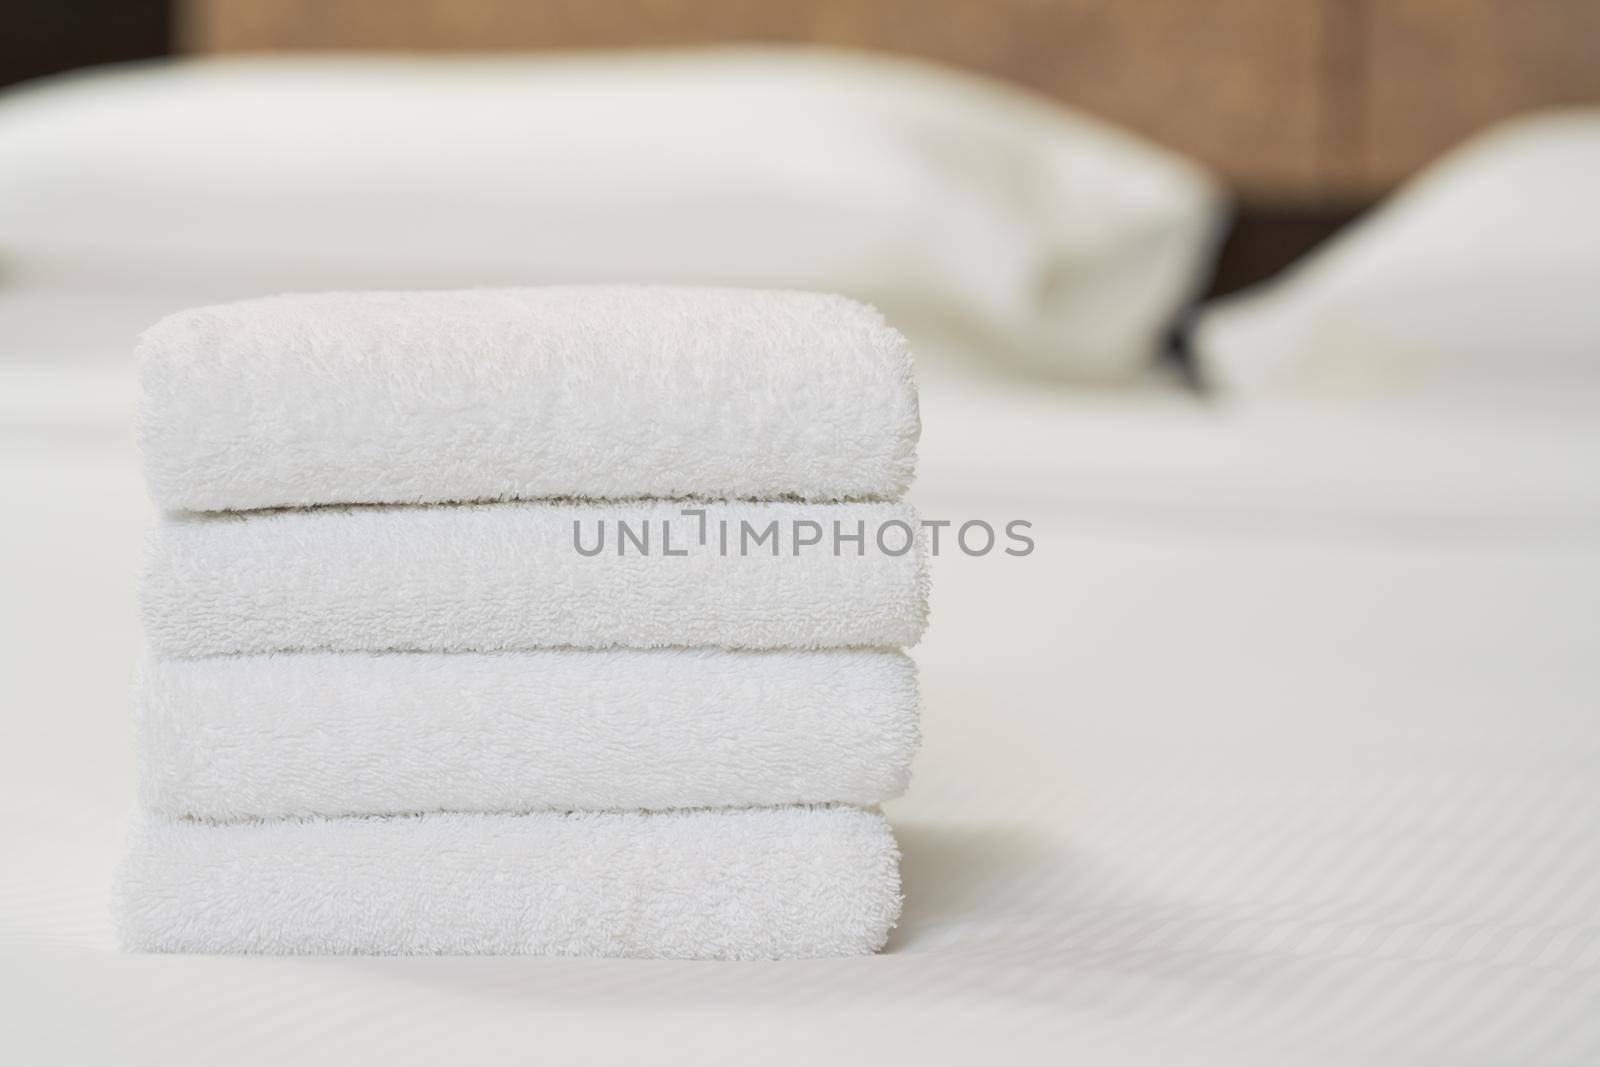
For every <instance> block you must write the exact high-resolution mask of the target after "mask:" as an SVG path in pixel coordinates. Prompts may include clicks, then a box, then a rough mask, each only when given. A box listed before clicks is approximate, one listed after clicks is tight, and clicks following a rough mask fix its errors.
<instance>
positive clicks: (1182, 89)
mask: <svg viewBox="0 0 1600 1067" xmlns="http://www.w3.org/2000/svg"><path fill="white" fill-rule="evenodd" d="M7 8H8V14H7V32H6V34H5V35H4V39H3V40H0V85H7V84H12V83H15V82H20V81H24V80H26V79H28V78H34V77H38V76H41V75H45V74H51V73H56V72H59V71H65V70H71V69H74V68H77V67H82V66H87V65H91V64H98V63H108V62H116V61H123V60H135V59H146V58H153V57H159V56H170V55H209V56H216V55H228V54H236V53H257V52H283V51H295V52H298V51H308V50H309V51H329V50H340V51H349V50H357V51H386V52H396V51H398V52H419V51H420V52H430V53H433V52H442V53H453V54H463V53H469V54H470V53H481V52H503V51H508V50H541V51H543V50H551V49H571V48H581V49H600V48H648V47H661V46H673V47H678V46H686V45H706V44H726V43H733V42H743V43H751V42H754V43H783V44H811V45H827V46H836V47H844V48H859V49H871V50H882V51H886V52H891V53H900V54H905V55H911V56H918V57H922V58H925V59H930V60H934V61H937V62H940V63H946V64H950V65H951V66H954V67H957V68H961V69H965V70H970V71H975V72H978V73H982V74H986V75H990V76H993V77H995V78H1000V79H1005V80H1007V81H1010V82H1015V83H1016V84H1019V85H1022V86H1026V87H1028V88H1030V89H1033V90H1035V91H1037V92H1039V93H1042V94H1044V95H1045V96H1048V97H1050V98H1052V99H1054V100H1057V101H1059V102H1061V103H1063V104H1066V105H1069V106H1071V107H1074V108H1081V109H1082V110H1084V111H1086V112H1088V113H1090V114H1094V115H1098V116H1102V117H1104V118H1106V119H1108V120H1111V121H1113V122H1115V123H1118V124H1120V125H1123V126H1125V127H1127V128H1128V129H1129V130H1133V131H1136V132H1138V133H1140V134H1143V135H1145V136H1147V137H1149V138H1151V139H1152V140H1154V141H1156V142H1158V143H1160V144H1163V145H1167V146H1170V147H1172V148H1174V149H1176V150H1178V151H1180V152H1182V153H1185V154H1186V155H1189V156H1191V157H1193V158H1194V159H1196V160H1198V161H1200V162H1201V163H1203V164H1205V165H1206V166H1208V167H1210V168H1212V169H1213V170H1214V171H1215V172H1216V173H1217V174H1219V175H1220V176H1222V178H1223V179H1224V180H1225V181H1226V182H1227V183H1228V185H1229V187H1230V189H1232V190H1233V192H1234V194H1235V196H1236V198H1237V201H1238V211H1237V215H1236V218H1235V222H1234V226H1233V229H1232V233H1231V237H1230V239H1229V241H1228V243H1227V244H1226V245H1225V246H1224V248H1223V250H1222V254H1221V257H1220V261H1219V262H1218V264H1217V269H1216V273H1215V276H1214V279H1213V280H1212V281H1211V282H1210V285H1209V289H1210V292H1212V293H1225V292H1229V291H1232V290H1234V289H1237V288H1240V287H1242V286H1244V285H1246V284H1249V283H1251V282H1254V281H1258V280H1261V279H1262V278H1264V277H1267V276H1269V275H1270V274H1272V273H1274V272H1275V271H1277V270H1278V269H1280V268H1281V267H1283V266H1284V265H1286V264H1287V263H1288V262H1290V261H1292V260H1293V259H1294V258H1295V257H1296V256H1297V255H1299V254H1300V253H1302V252H1304V251H1305V250H1306V249H1308V248H1309V247H1311V246H1312V245H1314V244H1315V243H1316V242H1318V241H1320V240H1321V239H1323V238H1325V237H1326V236H1328V235H1329V234H1330V233H1332V232H1333V231H1334V230H1336V229H1337V228H1339V227H1340V226H1342V225H1343V224H1344V223H1346V222H1348V221H1349V220H1350V219H1351V218H1353V217H1354V216H1355V215H1357V214H1358V213H1360V211H1361V210H1362V209H1363V208H1365V207H1367V206H1369V205H1371V204H1372V203H1374V202H1375V201H1376V200H1378V199H1379V198H1380V197H1382V196H1383V195H1384V194H1386V193H1388V192H1389V191H1391V190H1393V189H1394V188H1395V187H1396V186H1397V185H1398V184H1399V183H1400V182H1402V181H1403V180H1404V179H1406V178H1407V177H1409V176H1410V175H1412V174H1413V173H1415V172H1416V171H1417V170H1418V169H1420V168H1421V167H1423V166H1424V165H1426V164H1427V163H1429V162H1431V161H1433V160H1434V159H1436V158H1437V157H1438V156H1439V155H1441V154H1442V153H1443V152H1445V151H1446V150H1447V149H1449V148H1451V147H1453V146H1455V145H1456V144H1458V143H1459V142H1461V141H1462V140H1464V139H1466V138H1467V137H1468V136H1470V135H1471V134H1473V133H1475V132H1478V131H1479V130H1481V129H1483V128H1485V127H1487V126H1489V125H1491V124H1492V123H1495V122H1497V121H1499V120H1502V119H1505V118H1508V117H1511V116H1514V115H1517V114H1519V113H1522V112H1525V111H1529V110H1534V109H1538V108H1543V107H1549V106H1553V105H1566V104H1581V103H1594V102H1596V101H1600V54H1597V49H1600V45H1597V41H1600V5H1597V4H1595V3H1593V2H1591V0H1524V2H1508V0H1281V2H1276V3H1274V2H1262V0H1207V2H1204V3H1196V4H1171V3H1166V2H1163V0H1123V2H1120V3H1118V2H1110V0H995V2H992V3H986V4H981V5H979V4H962V3H938V4H928V3H924V2H919V0H806V2H802V3H776V2H760V0H756V2H751V0H708V2H698V3H692V2H671V0H608V2H604V3H587V2H572V0H559V2H545V3H520V2H515V0H398V2H382V0H327V2H318V0H284V2H275V3H268V2H263V0H123V2H112V0H74V2H70V3H55V2H50V0H11V2H10V3H9V4H8V5H7Z"/></svg>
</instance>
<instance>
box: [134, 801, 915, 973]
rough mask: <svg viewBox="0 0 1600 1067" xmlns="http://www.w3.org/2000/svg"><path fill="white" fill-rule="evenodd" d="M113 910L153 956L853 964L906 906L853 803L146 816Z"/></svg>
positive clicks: (891, 866)
mask: <svg viewBox="0 0 1600 1067" xmlns="http://www.w3.org/2000/svg"><path fill="white" fill-rule="evenodd" d="M114 911H115V913H116V919H117V926H118V929H119V932H120V935H121V938H122V941H123V944H124V945H125V946H126V947H127V948H129V949H132V950H136V951H147V952H200V953H273V954H310V953H318V954H376V955H393V954H407V955H429V954H439V955H478V954H497V955H511V954H537V955H560V956H627V957H668V958H673V959H781V958H792V957H815V956H850V955H861V954H865V953H870V952H874V951H876V950H877V949H879V948H880V947H882V945H883V943H884V941H885V939H886V938H887V937H888V933H889V929H890V927H891V926H892V925H893V924H894V921H895V919H896V918H897V917H898V915H899V912H900V879H899V856H898V851H897V849H896V847H895V843H894V838H893V836H892V835H891V834H890V832H889V826H888V823H887V822H886V821H885V820H884V818H883V816H882V815H880V814H878V813H877V812H875V811H863V810H860V809H856V808H848V807H828V808H753V809H742V810H733V811H678V812H667V813H659V814H646V813H639V812H630V813H603V812H602V813H594V812H584V813H574V814H553V813H536V814H531V815H482V814H445V815H421V816H410V817H402V818H352V819H314V820H304V821H302V820H274V821H269V822H247V823H228V824H220V825H219V824H208V823H203V822H194V821H188V820H172V819H165V818H161V817H159V816H142V817H138V818H136V820H135V822H134V825H133V828H132V833H131V839H130V842H129V847H128V853H127V856H126V858H125V860H124V862H123V865H122V867H121V870H120V871H119V875H118V885H117V888H116V891H115V896H114Z"/></svg>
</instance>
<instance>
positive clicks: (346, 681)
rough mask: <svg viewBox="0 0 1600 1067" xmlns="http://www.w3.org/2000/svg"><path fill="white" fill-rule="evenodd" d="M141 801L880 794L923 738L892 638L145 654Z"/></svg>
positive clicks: (255, 804)
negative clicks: (742, 647)
mask: <svg viewBox="0 0 1600 1067" xmlns="http://www.w3.org/2000/svg"><path fill="white" fill-rule="evenodd" d="M141 674H142V677H141V680H140V684H139V689H138V696H137V698H136V701H135V707H136V709H137V710H136V721H135V742H136V747H137V750H138V754H139V785H140V800H141V803H142V804H143V806H144V808H145V809H146V810H148V811H153V812H157V813H160V814H164V815H171V816H198V817H203V818H207V819H241V818H273V817H279V816H310V815H383V814H402V813H408V812H427V811H511V812H516V811H531V810H538V809H560V810H571V809H630V808H639V809H663V808H694V807H741V806H746V805H754V806H769V805H779V804H809V803H828V802H835V801H843V802H847V803H851V804H860V805H863V806H870V805H874V804H877V803H879V802H881V801H884V800H889V799H891V798H893V797H896V796H899V795H900V793H901V792H902V791H903V790H904V789H905V786H906V783H907V781H908V779H909V777H910V768H911V757H912V754H913V753H914V752H915V750H916V746H917V740H918V735H917V712H918V705H917V679H916V667H915V666H914V665H913V664H912V662H911V660H910V659H908V658H907V657H906V656H905V655H904V654H902V653H899V652H878V651H855V650H848V651H844V650H841V651H816V652H719V651H710V650H699V649H693V650H691V649H661V650H656V651H648V652H640V651H631V650H613V651H608V652H582V651H572V650H545V651H541V652H505V653H495V654H488V655H478V654H470V653H462V654H456V655H434V654H430V653H418V654H404V653H379V654H367V653H350V652H342V653H341V652H327V653H289V654H279V655H268V656H218V657H213V658H209V659H198V660H169V661H153V662H149V663H147V664H145V667H144V669H143V671H142V672H141Z"/></svg>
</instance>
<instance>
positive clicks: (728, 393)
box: [138, 286, 919, 511]
mask: <svg viewBox="0 0 1600 1067" xmlns="http://www.w3.org/2000/svg"><path fill="white" fill-rule="evenodd" d="M138 363H139V378H140V384H141V402H140V409H139V439H140V446H141V449H142V451H143V453H144V462H145V472H146V478H147V480H148V482H149V486H150V495H151V498H152V499H153V500H154V501H155V503H156V505H157V506H158V507H159V508H163V509H166V510H175V511H214V510H247V509H259V508H269V507H301V506H308V505H320V504H418V503H454V502H464V501H488V500H512V499H520V500H525V499H547V498H559V497H576V498H584V499H608V500H615V499H629V498H640V497H660V498H672V499H679V498H728V499H735V498H737V499H757V500H772V499H784V498H791V497H793V498H800V499H807V500H829V501H831V500H892V499H896V498H898V497H899V496H900V495H901V493H902V492H904V490H905V488H906V486H907V485H908V484H909V482H910V480H911V475H912V471H913V469H914V467H915V464H916V443H917V436H918V432H919V422H918V415H917V398H916V388H915V385H914V383H913V380H912V374H911V357H910V354H909V353H908V351H907V349H906V342H905V339H904V338H903V337H901V336H900V334H899V333H898V332H896V331H895V330H894V329H892V328H891V327H889V326H888V325H887V324H886V323H885V322H884V320H883V316H882V315H880V314H879V313H878V312H877V310H875V309H874V308H871V307H868V306H867V305H865V304H860V303H857V302H855V301H853V300H848V299H846V298H844V297H840V296H833V295H828V294H823V293H805V292H780V291H765V290H744V289H716V288H687V287H671V286H552V287H544V288H523V289H466V290H454V291H450V290H439V291H418V292H345V293H337V292H335V293H307V294H290V295H284V296H274V297H267V298H264V299H258V300H246V301H242V302H239V303H233V304H224V305H218V306H213V307H203V308H195V309H193V310H189V311H183V312H179V313H177V314H175V315H171V316H169V317H167V318H166V319H163V320H162V321H161V322H159V323H157V324H156V325H154V326H152V327H151V328H150V329H149V330H147V331H146V332H145V334H144V336H143V337H142V338H141V340H140V343H139V348H138Z"/></svg>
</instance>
